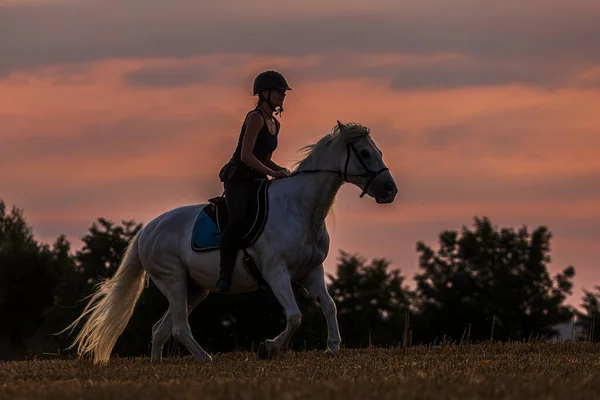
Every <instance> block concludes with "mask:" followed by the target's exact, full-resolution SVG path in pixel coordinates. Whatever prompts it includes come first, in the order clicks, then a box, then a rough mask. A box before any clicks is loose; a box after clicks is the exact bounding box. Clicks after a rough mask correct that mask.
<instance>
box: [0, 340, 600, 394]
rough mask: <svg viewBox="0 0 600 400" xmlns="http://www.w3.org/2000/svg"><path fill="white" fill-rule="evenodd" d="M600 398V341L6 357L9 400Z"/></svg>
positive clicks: (1, 378)
mask: <svg viewBox="0 0 600 400" xmlns="http://www.w3.org/2000/svg"><path fill="white" fill-rule="evenodd" d="M30 398H41V399H49V398H60V399H83V398H86V399H113V398H114V399H128V398H141V399H144V400H151V399H161V400H166V399H178V400H179V399H182V398H202V399H217V398H227V399H229V398H236V399H265V400H266V399H303V400H306V399H333V398H340V399H344V400H349V399H355V398H356V399H368V398H376V399H391V398H394V399H400V398H401V399H403V400H410V399H461V400H465V399H486V400H491V399H568V400H575V399H597V398H600V345H598V344H592V343H557V344H541V343H530V344H525V343H521V344H504V345H502V344H485V345H460V346H450V345H449V346H438V347H410V348H408V349H402V348H398V349H392V350H384V349H364V350H349V349H342V350H341V351H340V353H339V354H338V355H337V356H336V357H333V358H327V357H326V356H324V355H323V353H321V352H299V353H297V352H288V353H285V354H283V355H281V356H280V357H278V358H277V359H275V360H271V361H260V360H258V359H257V357H256V355H255V354H252V353H230V354H223V355H216V356H214V362H213V363H211V364H203V365H200V364H197V363H195V362H194V361H193V360H192V359H191V358H190V357H178V358H171V359H165V361H164V362H163V363H162V364H161V365H155V364H151V363H150V361H149V359H147V358H143V359H140V358H136V359H112V360H111V362H110V364H109V365H107V366H93V365H92V364H91V363H90V362H89V361H62V360H42V361H25V362H6V363H0V399H30Z"/></svg>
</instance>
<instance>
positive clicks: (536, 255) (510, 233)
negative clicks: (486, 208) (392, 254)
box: [414, 218, 575, 342]
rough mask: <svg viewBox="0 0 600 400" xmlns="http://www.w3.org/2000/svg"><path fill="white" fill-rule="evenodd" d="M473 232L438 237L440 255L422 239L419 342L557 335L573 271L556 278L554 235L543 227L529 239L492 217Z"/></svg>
mask: <svg viewBox="0 0 600 400" xmlns="http://www.w3.org/2000/svg"><path fill="white" fill-rule="evenodd" d="M474 225H475V229H474V230H473V231H471V230H468V229H467V228H466V227H463V229H462V233H461V234H460V235H459V233H458V232H456V231H444V232H442V233H441V234H440V235H439V250H437V251H434V250H432V249H431V248H430V247H428V246H426V245H425V244H424V243H423V242H419V243H418V244H417V251H418V252H419V253H420V257H419V268H420V269H421V271H422V272H421V273H418V274H416V276H415V280H416V282H417V291H418V292H417V295H418V308H419V310H420V315H419V318H418V321H416V322H415V326H414V327H415V330H416V333H415V337H418V338H419V340H422V341H425V342H427V341H431V340H434V339H435V338H436V337H437V339H438V340H440V339H441V338H442V336H443V335H445V336H446V338H447V339H452V340H456V341H461V340H462V339H463V335H464V334H465V333H466V332H468V331H469V329H470V339H471V340H475V341H479V340H489V339H490V335H491V330H492V325H493V326H494V328H493V337H494V339H495V340H507V339H511V340H521V339H527V338H528V337H529V336H530V335H534V336H535V335H538V334H547V335H552V334H554V333H555V331H554V329H553V328H552V326H553V325H556V324H558V323H561V322H565V321H568V320H569V319H570V316H571V310H570V309H569V308H568V307H567V306H564V305H563V302H564V300H565V299H566V296H567V295H568V294H570V293H571V288H572V278H573V276H574V275H575V269H574V268H573V267H572V266H569V267H567V268H565V269H564V270H563V271H562V273H559V274H556V275H555V276H554V279H551V278H550V276H549V274H548V271H547V267H546V265H547V263H549V262H550V256H549V252H550V238H551V233H550V232H549V231H548V229H547V228H546V227H543V226H542V227H539V228H537V229H536V230H535V231H533V232H532V233H531V234H530V233H529V232H528V230H527V228H526V227H525V226H524V227H522V228H521V229H519V230H518V231H514V230H513V229H508V228H503V229H501V230H496V229H494V227H492V224H491V223H490V221H489V220H488V219H487V218H483V219H479V218H475V224H474Z"/></svg>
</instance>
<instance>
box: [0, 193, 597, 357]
mask: <svg viewBox="0 0 600 400" xmlns="http://www.w3.org/2000/svg"><path fill="white" fill-rule="evenodd" d="M142 226H143V225H142V224H141V223H138V222H135V221H133V220H131V221H121V223H119V224H115V223H114V222H112V221H109V220H107V219H104V218H98V219H97V220H96V221H94V222H93V223H92V224H91V226H90V227H89V229H88V232H87V233H86V235H85V236H84V237H83V238H82V241H83V244H82V246H81V248H80V249H79V250H77V251H72V249H71V244H70V243H69V241H68V240H67V238H66V237H65V236H64V235H60V236H59V237H57V238H56V240H55V241H54V242H53V243H52V244H44V243H40V242H39V241H37V240H36V239H35V238H34V236H33V234H32V228H31V227H30V226H29V225H28V223H27V221H26V218H25V217H24V212H23V210H22V209H19V208H17V207H16V206H13V207H12V209H10V210H7V207H6V205H5V203H4V202H3V201H1V200H0V359H4V360H10V359H23V358H32V357H34V356H35V357H72V356H73V353H72V351H69V350H66V347H68V345H69V344H70V340H71V339H72V338H73V337H74V335H75V333H76V332H73V333H72V334H71V335H68V334H62V335H56V334H55V333H56V332H59V331H61V330H62V329H63V328H64V327H66V326H67V325H68V324H69V323H70V322H72V321H73V320H74V319H75V318H76V317H77V316H78V315H79V314H80V312H81V311H82V309H83V307H84V306H85V297H86V296H88V295H90V293H91V292H92V289H93V287H94V286H95V285H96V284H97V283H98V282H99V281H100V280H101V279H104V278H108V277H110V276H112V274H113V273H114V272H115V271H116V269H117V267H118V265H119V263H120V261H121V257H122V255H123V253H124V251H125V248H126V246H127V244H128V242H129V240H130V239H131V238H132V237H133V236H134V235H135V233H137V232H138V231H139V230H140V229H141V228H142ZM551 237H552V235H551V232H550V231H549V230H548V228H547V227H545V226H540V227H537V228H536V229H535V230H533V231H531V232H530V231H529V230H528V228H527V227H526V226H523V227H521V228H519V229H517V230H515V229H513V228H501V229H500V228H496V227H494V226H493V225H492V223H491V221H490V220H489V219H488V218H486V217H483V218H478V217H475V218H474V221H473V226H472V227H471V228H469V227H466V226H463V227H462V229H461V230H460V231H452V230H447V231H443V232H441V233H440V234H439V237H438V246H437V247H438V248H437V249H434V248H432V247H429V246H427V245H426V244H425V243H424V242H418V243H417V244H416V251H417V253H418V254H419V262H418V264H419V265H418V272H417V273H416V274H415V275H414V277H413V278H414V282H415V284H416V285H415V287H414V288H412V289H411V288H409V286H408V285H407V284H406V277H405V276H404V275H403V274H402V271H401V269H398V268H392V266H391V263H390V262H389V261H388V260H387V259H385V258H375V259H372V260H370V261H369V260H366V259H365V258H363V257H361V256H360V255H357V254H351V253H348V252H345V251H343V250H341V251H340V253H339V256H338V259H337V261H338V262H337V265H336V271H335V273H334V274H333V275H329V276H328V280H329V284H328V287H329V292H330V293H331V295H332V297H333V298H334V300H335V303H336V306H337V312H338V320H339V325H340V332H341V335H342V341H343V346H344V347H347V348H357V347H367V346H399V345H411V344H412V345H414V344H435V343H440V342H442V341H446V342H448V341H454V342H471V343H473V342H481V341H489V340H494V341H508V340H510V341H521V340H529V339H531V338H532V337H536V338H538V337H546V338H551V337H553V336H554V335H556V333H557V331H556V326H557V325H558V324H564V323H567V324H568V323H570V322H571V321H572V320H573V318H574V316H576V317H577V324H578V327H579V328H580V330H581V331H582V332H584V333H583V334H582V335H579V336H577V337H576V339H580V340H589V339H591V340H595V339H598V336H599V335H600V334H599V333H598V331H600V330H595V316H596V314H597V311H598V309H599V299H600V286H597V287H595V291H594V292H590V291H585V290H584V296H583V298H582V307H581V308H582V311H578V310H576V309H574V308H573V307H570V306H568V305H566V304H565V300H566V298H567V296H569V295H571V294H572V288H573V278H574V276H575V268H574V267H573V266H567V267H566V268H564V269H563V270H562V271H561V272H559V273H556V274H554V275H553V276H551V275H550V273H549V271H548V268H547V265H548V263H549V262H550V260H551V259H550V240H551ZM296 297H297V299H298V303H299V306H300V308H301V310H302V312H303V319H302V325H301V326H300V328H299V329H298V331H297V333H296V335H295V336H294V339H293V342H292V343H291V347H292V348H293V349H296V350H302V349H307V350H310V349H315V348H318V349H324V348H325V347H326V341H327V327H326V324H325V319H324V317H323V314H322V312H321V309H320V308H319V307H318V305H317V304H315V303H314V302H313V301H312V300H311V299H310V298H309V296H308V295H307V294H306V293H305V292H304V290H303V289H301V288H296ZM166 309H167V301H166V299H165V298H164V296H163V295H162V294H161V293H160V292H159V291H158V289H157V288H156V286H154V284H153V282H152V281H151V280H150V281H149V286H148V287H147V288H146V289H145V290H144V292H143V293H142V296H141V297H140V299H139V303H138V305H137V307H136V310H135V312H134V314H133V316H132V318H131V320H130V322H129V324H128V326H127V327H126V329H125V331H124V332H123V334H122V335H121V337H120V338H119V339H118V341H117V343H116V346H115V349H114V354H117V355H119V356H122V357H126V356H148V355H149V352H150V342H151V328H152V325H153V324H154V323H155V322H156V321H157V320H158V319H159V318H160V317H161V316H162V314H163V313H164V312H165V311H166ZM190 326H191V328H192V331H193V332H194V335H195V337H196V339H197V341H198V342H199V343H201V345H202V346H203V347H204V348H205V349H207V351H209V352H211V353H213V354H214V353H217V352H227V351H232V350H236V349H240V350H253V349H255V346H256V345H257V344H258V343H259V342H261V341H263V340H264V339H266V338H271V337H274V336H275V335H276V334H278V333H279V332H280V331H281V330H282V329H283V327H284V326H285V316H284V314H283V310H282V308H281V306H280V305H279V303H278V302H277V300H276V299H275V297H274V296H273V294H272V293H271V291H270V290H268V289H265V290H262V291H259V292H254V293H247V294H240V295H229V296H221V295H209V296H208V298H207V299H206V300H204V301H203V302H202V303H201V304H200V305H199V306H197V307H196V309H195V310H194V312H193V313H192V314H191V315H190ZM165 348H166V349H168V352H169V353H170V354H187V352H186V350H185V349H183V347H181V346H179V345H178V344H177V343H176V342H174V341H173V339H170V342H169V343H168V344H167V346H165ZM167 355H168V354H167Z"/></svg>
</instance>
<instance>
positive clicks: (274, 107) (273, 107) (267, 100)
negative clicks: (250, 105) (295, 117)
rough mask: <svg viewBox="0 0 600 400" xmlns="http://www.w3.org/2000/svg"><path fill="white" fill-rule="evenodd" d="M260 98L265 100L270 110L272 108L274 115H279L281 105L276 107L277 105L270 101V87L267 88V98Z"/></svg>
mask: <svg viewBox="0 0 600 400" xmlns="http://www.w3.org/2000/svg"><path fill="white" fill-rule="evenodd" d="M260 96H261V97H262V95H260ZM262 99H263V100H265V101H266V102H267V104H268V105H269V107H270V108H271V110H273V112H274V113H275V115H281V112H282V111H283V107H281V106H280V107H277V106H274V105H273V103H271V89H269V94H268V96H267V98H266V99H265V98H264V97H262Z"/></svg>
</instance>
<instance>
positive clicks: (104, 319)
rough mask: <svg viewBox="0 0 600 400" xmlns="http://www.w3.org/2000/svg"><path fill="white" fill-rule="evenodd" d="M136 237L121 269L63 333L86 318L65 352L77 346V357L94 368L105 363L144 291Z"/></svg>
mask: <svg viewBox="0 0 600 400" xmlns="http://www.w3.org/2000/svg"><path fill="white" fill-rule="evenodd" d="M138 236H139V232H138V233H136V235H135V236H134V237H133V239H132V240H131V242H130V243H129V245H128V246H127V250H126V251H125V255H124V256H123V260H122V261H121V265H119V268H118V269H117V271H116V272H115V274H114V275H113V277H112V278H110V279H105V280H103V281H102V282H100V283H99V284H98V285H97V289H96V291H95V292H94V293H93V294H92V295H91V296H90V297H91V300H90V301H89V303H88V304H87V305H86V307H85V309H84V310H83V312H82V313H81V315H80V316H79V317H78V318H77V319H76V320H75V321H73V323H71V324H70V325H69V326H67V327H66V328H65V329H64V330H63V331H62V332H64V331H66V330H67V329H72V328H74V327H75V326H76V325H77V324H78V323H79V322H80V321H81V320H82V319H83V318H84V317H85V316H87V315H89V318H88V319H87V321H86V322H85V324H84V325H83V327H82V328H81V331H80V332H79V334H78V335H77V337H76V338H75V340H74V342H73V344H71V346H69V347H68V348H69V349H70V348H73V347H75V346H77V355H78V356H79V357H82V356H84V355H86V354H91V355H93V357H94V363H95V364H97V363H107V362H108V359H109V357H110V353H111V351H112V349H113V347H114V345H115V342H116V341H117V338H118V337H119V335H120V334H121V333H122V332H123V330H124V329H125V327H126V326H127V323H128V322H129V319H130V318H131V315H132V314H133V310H134V308H135V305H136V303H137V301H138V299H139V297H140V294H141V293H142V290H143V289H144V278H145V277H146V272H145V271H144V269H143V268H142V263H141V262H140V259H139V253H138Z"/></svg>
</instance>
